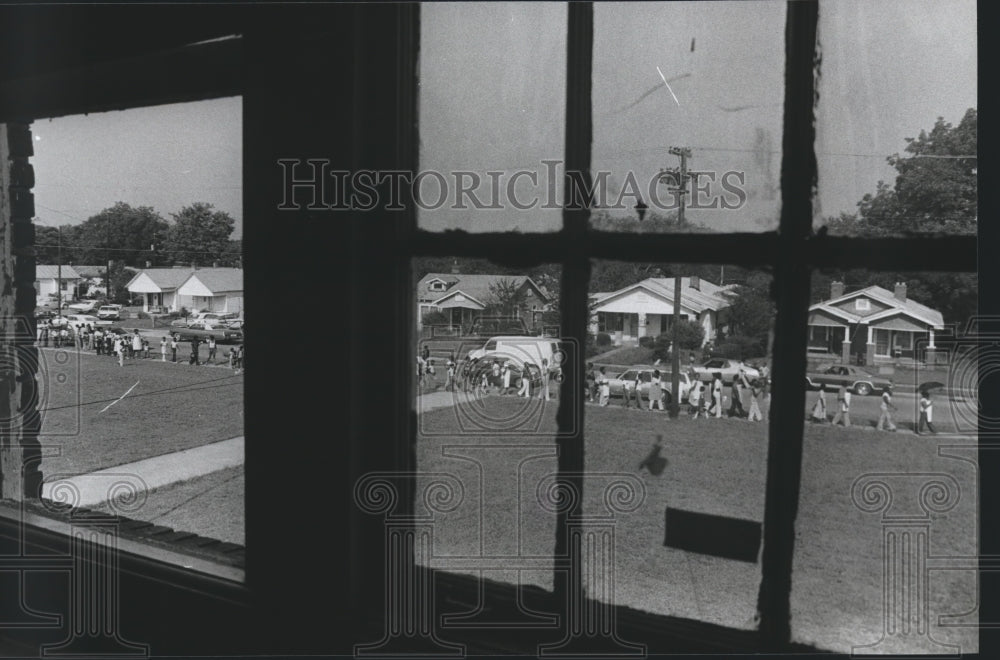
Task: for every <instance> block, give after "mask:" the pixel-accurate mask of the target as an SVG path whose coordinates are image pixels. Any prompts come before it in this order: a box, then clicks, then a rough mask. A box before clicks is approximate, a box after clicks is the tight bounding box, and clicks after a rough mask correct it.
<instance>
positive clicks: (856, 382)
mask: <svg viewBox="0 0 1000 660" xmlns="http://www.w3.org/2000/svg"><path fill="white" fill-rule="evenodd" d="M820 385H826V387H827V389H831V388H840V386H841V385H843V386H844V387H846V388H847V389H849V390H851V391H852V392H854V393H855V394H857V395H858V396H865V395H867V394H871V393H872V392H874V391H875V390H878V391H881V390H882V389H883V388H885V387H889V386H891V385H892V382H891V381H890V380H889V379H888V378H883V377H881V376H873V375H872V374H870V373H868V372H867V371H864V370H863V369H859V368H857V367H852V366H848V365H841V364H834V365H824V366H821V367H819V368H817V369H816V370H815V371H807V372H806V387H808V388H818V387H819V386H820Z"/></svg>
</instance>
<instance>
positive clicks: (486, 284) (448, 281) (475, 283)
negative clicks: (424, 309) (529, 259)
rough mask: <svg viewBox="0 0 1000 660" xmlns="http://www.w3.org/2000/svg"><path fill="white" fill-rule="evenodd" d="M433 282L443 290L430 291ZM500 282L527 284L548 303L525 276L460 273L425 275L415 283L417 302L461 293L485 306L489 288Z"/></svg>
mask: <svg viewBox="0 0 1000 660" xmlns="http://www.w3.org/2000/svg"><path fill="white" fill-rule="evenodd" d="M434 280H441V281H442V282H444V283H445V289H444V290H443V291H431V290H430V288H429V286H428V285H429V284H430V283H431V282H432V281H434ZM500 280H510V281H512V282H514V283H515V284H516V285H518V286H521V285H523V284H525V283H528V284H529V285H530V286H531V287H532V288H533V289H534V290H535V291H536V293H538V295H539V296H541V297H542V299H543V300H544V301H545V302H548V295H547V294H546V293H545V292H544V291H543V290H542V289H541V287H539V286H538V285H537V284H535V282H534V280H532V279H531V278H530V277H528V276H527V275H463V274H460V273H427V274H426V275H424V276H423V277H422V278H420V282H418V283H417V300H418V302H423V303H434V302H436V301H438V300H441V299H443V298H447V297H449V296H453V295H455V294H456V293H459V292H461V293H463V294H465V295H466V296H467V297H469V298H472V299H473V300H477V301H480V302H482V303H483V304H485V303H486V301H488V300H489V299H490V286H492V285H494V284H496V282H498V281H500Z"/></svg>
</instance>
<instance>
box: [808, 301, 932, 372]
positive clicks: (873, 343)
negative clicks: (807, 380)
mask: <svg viewBox="0 0 1000 660" xmlns="http://www.w3.org/2000/svg"><path fill="white" fill-rule="evenodd" d="M944 327H945V326H944V317H943V316H942V315H941V312H939V311H937V310H936V309H931V308H930V307H928V306H927V305H923V304H921V303H919V302H917V301H916V300H913V299H912V298H908V297H907V295H906V283H905V282H897V283H896V285H895V287H894V290H893V291H889V290H888V289H885V288H883V287H880V286H876V285H872V286H867V287H864V288H862V289H858V290H857V291H852V292H850V293H845V292H844V284H843V283H842V282H833V283H832V284H831V285H830V298H829V299H828V300H824V301H821V302H818V303H816V304H814V305H812V306H810V307H809V344H808V346H809V350H810V352H820V353H832V354H835V355H840V358H841V360H842V361H843V362H852V361H853V362H864V363H865V364H875V363H877V362H887V361H891V360H897V359H900V358H909V359H916V360H920V361H923V360H928V359H930V360H933V352H934V350H935V349H936V347H935V345H934V333H935V331H941V330H944ZM921 339H923V340H925V342H921V341H920V340H921ZM928 353H930V356H928Z"/></svg>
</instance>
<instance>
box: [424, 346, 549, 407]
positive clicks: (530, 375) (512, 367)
mask: <svg viewBox="0 0 1000 660" xmlns="http://www.w3.org/2000/svg"><path fill="white" fill-rule="evenodd" d="M541 362H542V363H541V365H537V364H535V363H533V362H530V361H527V362H525V363H523V364H521V365H517V364H515V363H514V362H512V361H511V360H505V361H503V362H501V361H500V360H499V359H494V360H492V361H490V362H482V363H480V364H479V365H477V367H476V369H475V371H473V372H470V373H466V374H464V378H462V379H459V374H458V362H457V360H456V358H455V354H454V352H452V353H451V354H450V355H449V356H448V358H447V360H446V362H445V369H446V380H445V384H444V390H445V391H446V392H455V391H457V390H458V388H459V387H460V386H461V387H463V388H464V391H465V392H467V393H470V394H474V395H477V396H485V395H489V394H496V395H499V396H519V397H523V398H531V397H532V396H537V398H539V399H543V400H546V401H547V400H550V399H552V398H553V392H552V385H551V382H552V379H553V376H554V373H555V372H554V370H553V369H551V368H550V366H549V361H548V359H546V358H542V360H541ZM435 373H436V369H435V365H434V358H432V357H431V355H430V349H429V348H428V347H427V346H424V348H423V350H421V351H420V352H418V354H417V385H418V387H419V388H420V389H421V390H423V389H425V388H427V387H434V386H435V385H434V377H435ZM460 380H461V385H460Z"/></svg>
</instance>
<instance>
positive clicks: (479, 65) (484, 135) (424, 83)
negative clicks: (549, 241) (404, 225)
mask: <svg viewBox="0 0 1000 660" xmlns="http://www.w3.org/2000/svg"><path fill="white" fill-rule="evenodd" d="M420 13H421V17H420V32H421V35H420V92H419V95H420V96H419V103H420V170H421V174H420V181H417V182H415V183H416V184H418V185H417V186H415V187H416V189H417V193H418V197H417V198H418V205H419V206H418V209H419V211H418V222H419V225H420V227H421V228H423V229H429V230H434V231H441V230H446V229H461V230H464V231H470V232H493V231H509V230H519V231H558V230H559V229H561V228H562V214H561V206H560V205H561V203H562V190H563V185H562V177H563V168H562V165H561V163H562V158H563V151H564V150H565V142H564V135H565V130H564V125H565V122H566V111H565V108H566V25H567V10H566V5H565V4H562V3H520V2H518V3H512V2H497V3H426V4H424V5H422V6H421V8H420ZM463 191H466V192H463Z"/></svg>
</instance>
